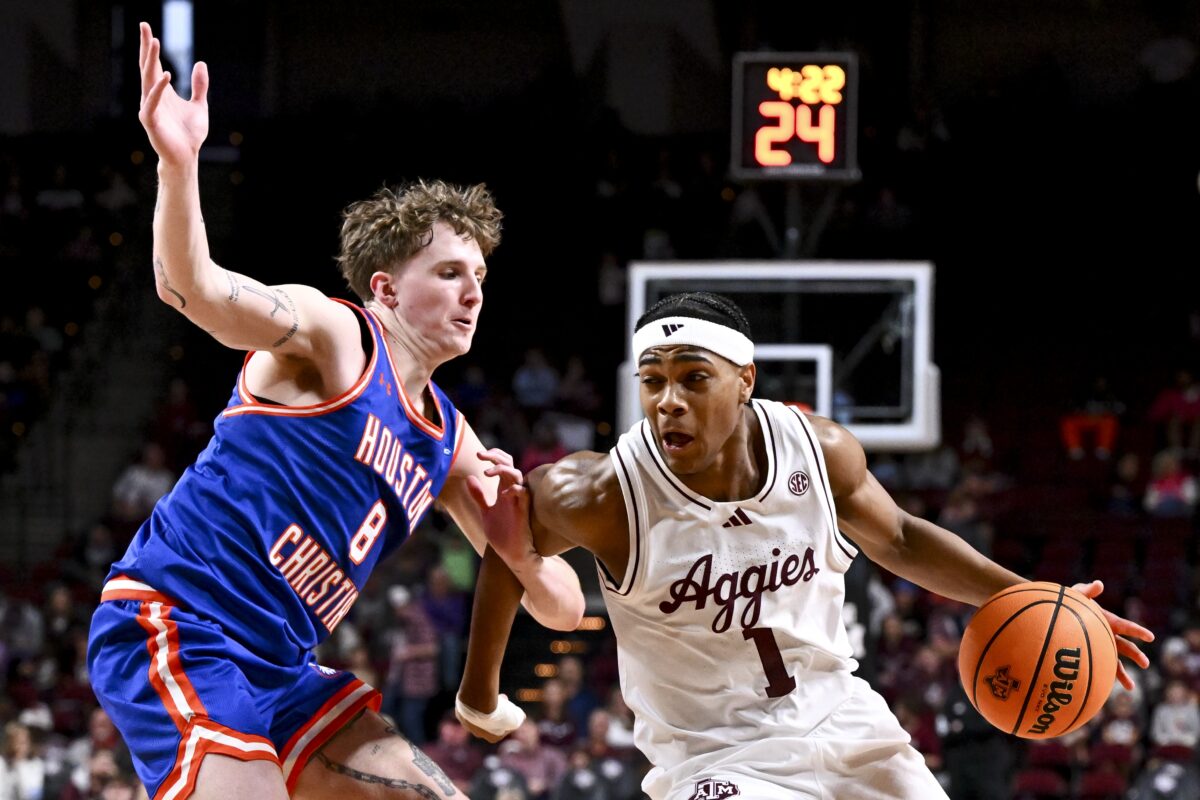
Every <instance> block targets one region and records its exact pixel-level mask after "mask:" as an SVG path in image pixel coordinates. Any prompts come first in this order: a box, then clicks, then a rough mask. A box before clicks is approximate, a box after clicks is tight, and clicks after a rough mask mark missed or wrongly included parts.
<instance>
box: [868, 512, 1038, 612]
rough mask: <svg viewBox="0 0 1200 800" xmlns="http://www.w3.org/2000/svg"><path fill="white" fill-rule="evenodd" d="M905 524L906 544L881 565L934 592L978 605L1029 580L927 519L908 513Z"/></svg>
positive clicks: (904, 540)
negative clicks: (997, 593) (1002, 590)
mask: <svg viewBox="0 0 1200 800" xmlns="http://www.w3.org/2000/svg"><path fill="white" fill-rule="evenodd" d="M902 525H903V534H904V535H903V544H902V545H900V546H899V547H897V548H896V549H895V550H894V552H893V555H892V557H891V558H889V559H887V560H888V561H890V562H892V563H883V564H882V566H884V567H886V568H887V569H889V570H891V571H892V572H894V573H895V574H896V575H899V576H900V577H902V578H906V579H908V580H910V581H912V582H913V583H915V584H917V585H918V586H922V587H924V588H926V589H928V590H929V591H931V592H934V593H936V594H940V595H941V596H943V597H948V598H950V599H952V600H958V601H960V602H963V603H969V604H971V605H973V606H978V605H980V604H981V603H983V601H985V600H987V599H988V598H989V597H991V596H992V595H993V594H995V593H996V592H999V591H1000V590H1001V589H1006V588H1008V587H1009V586H1012V585H1013V584H1016V583H1022V582H1024V581H1025V580H1026V579H1025V578H1022V577H1021V576H1020V575H1018V574H1017V573H1015V572H1013V571H1011V570H1008V569H1005V568H1004V567H1002V566H1000V565H999V564H997V563H996V562H994V561H992V560H991V559H990V558H988V557H986V556H985V555H983V554H982V553H980V552H979V551H978V550H976V549H975V548H973V547H971V546H970V545H969V544H967V543H966V542H964V541H963V540H962V538H961V537H959V536H957V535H956V534H954V533H953V532H951V531H948V530H946V529H945V528H942V527H940V526H938V525H935V524H933V523H932V522H929V521H928V520H924V519H921V518H919V517H914V516H911V515H908V514H906V515H904V521H903V523H902Z"/></svg>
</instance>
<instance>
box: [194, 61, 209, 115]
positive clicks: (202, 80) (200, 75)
mask: <svg viewBox="0 0 1200 800" xmlns="http://www.w3.org/2000/svg"><path fill="white" fill-rule="evenodd" d="M192 102H193V103H199V104H200V105H205V104H207V103H208V64H205V63H204V62H203V61H197V62H196V66H195V67H193V68H192Z"/></svg>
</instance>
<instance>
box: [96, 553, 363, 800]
mask: <svg viewBox="0 0 1200 800" xmlns="http://www.w3.org/2000/svg"><path fill="white" fill-rule="evenodd" d="M100 600H101V602H100V605H99V606H98V607H97V608H96V611H95V613H94V614H93V616H92V627H91V633H90V636H89V641H88V671H89V675H90V678H91V682H92V688H93V690H94V691H95V693H96V697H97V699H99V701H100V705H102V706H103V707H104V710H105V711H107V712H108V715H109V716H110V717H111V718H112V720H113V723H114V724H115V725H116V726H117V729H118V730H119V731H120V732H121V736H122V737H123V738H124V740H125V743H126V745H128V747H129V750H130V753H131V754H132V755H133V761H134V766H135V768H136V769H137V773H138V777H139V778H140V779H141V781H142V783H143V784H145V786H146V791H147V793H148V794H149V795H150V797H152V798H154V800H182V799H183V798H186V797H188V796H189V795H190V794H191V793H192V790H193V789H194V787H195V784H196V775H197V773H198V772H199V770H200V764H201V761H202V760H203V759H204V757H205V756H206V755H208V754H209V753H219V754H220V755H224V756H232V757H233V758H236V759H239V760H242V761H255V760H263V761H271V762H273V763H275V764H278V765H279V767H280V769H281V770H282V772H283V778H284V781H285V782H286V783H287V787H288V790H289V791H291V790H292V789H293V788H294V787H295V784H296V781H297V780H299V778H300V773H301V772H302V771H303V770H304V767H305V765H306V764H307V763H308V760H309V759H310V758H311V757H312V756H313V754H314V753H316V752H317V750H318V749H320V747H321V746H322V745H323V744H324V743H325V742H326V741H328V740H329V738H330V737H331V736H333V735H334V734H335V733H337V732H338V731H339V730H340V729H341V728H342V726H344V725H345V724H346V723H347V722H349V721H350V720H351V719H353V718H354V716H355V715H357V714H358V713H359V712H360V711H362V710H363V709H364V708H368V707H369V708H372V709H374V710H376V711H378V710H379V705H380V700H381V698H380V695H379V692H377V691H376V690H375V689H373V688H371V687H370V686H368V685H367V684H365V683H363V682H362V681H360V680H358V679H357V678H355V677H354V675H353V674H351V673H349V672H344V671H341V670H332V669H329V668H327V667H322V666H321V665H319V664H317V662H316V659H315V658H314V657H313V656H312V655H311V654H310V655H309V657H308V660H307V662H302V663H299V664H293V665H289V666H281V665H279V664H275V663H272V662H271V661H269V660H266V659H264V658H263V657H262V656H260V655H258V654H256V653H254V652H251V651H250V650H248V649H247V648H246V647H244V646H243V645H241V644H240V643H238V642H237V641H234V640H233V639H230V638H229V637H228V636H226V635H225V633H224V632H223V631H222V629H221V626H220V625H219V624H217V623H216V622H214V621H212V620H210V619H206V618H204V617H202V616H198V615H196V614H193V613H191V612H189V611H188V610H186V609H185V608H183V607H181V606H180V605H178V604H176V603H175V601H173V600H172V599H171V598H169V597H166V596H165V595H163V594H160V593H159V592H157V591H156V590H155V589H154V588H153V587H151V586H148V585H147V584H145V583H142V582H140V581H136V580H133V579H131V578H127V577H125V576H119V577H117V578H113V579H112V580H110V581H109V582H108V583H107V584H105V586H104V591H103V592H102V594H101V596H100ZM280 635H281V636H282V635H284V634H283V632H282V631H281V632H280Z"/></svg>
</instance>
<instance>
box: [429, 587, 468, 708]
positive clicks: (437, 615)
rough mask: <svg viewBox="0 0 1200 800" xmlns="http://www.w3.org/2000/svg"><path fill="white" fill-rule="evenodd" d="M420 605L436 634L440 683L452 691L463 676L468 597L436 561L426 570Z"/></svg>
mask: <svg viewBox="0 0 1200 800" xmlns="http://www.w3.org/2000/svg"><path fill="white" fill-rule="evenodd" d="M421 605H422V606H423V607H424V608H425V615H426V616H427V617H428V618H429V622H430V623H431V624H432V625H433V629H434V632H435V633H436V634H437V640H438V665H439V666H438V677H439V681H440V683H441V687H442V688H443V689H449V690H450V691H454V690H455V689H457V688H458V684H459V682H460V681H461V680H462V659H463V647H464V643H463V637H464V635H465V632H466V630H467V621H468V620H469V619H470V614H471V598H470V596H469V595H468V594H467V593H466V592H463V591H461V590H459V589H458V588H456V587H455V586H454V583H453V581H451V579H450V573H449V572H447V571H446V568H445V567H443V566H441V565H440V564H439V565H436V566H434V567H433V568H432V569H430V570H429V574H428V584H427V585H426V587H425V593H424V594H423V595H422V596H421Z"/></svg>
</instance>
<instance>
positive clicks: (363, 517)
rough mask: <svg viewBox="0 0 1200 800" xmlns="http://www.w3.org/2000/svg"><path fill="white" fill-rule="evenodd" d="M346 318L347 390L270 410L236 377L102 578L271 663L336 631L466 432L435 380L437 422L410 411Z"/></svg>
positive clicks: (419, 511) (377, 352) (384, 361)
mask: <svg viewBox="0 0 1200 800" xmlns="http://www.w3.org/2000/svg"><path fill="white" fill-rule="evenodd" d="M338 302H340V301H338ZM354 308H355V311H356V313H358V314H360V315H361V316H362V317H363V319H362V320H361V321H360V324H362V325H364V326H365V330H366V331H369V334H370V341H371V343H372V345H373V346H372V347H371V353H370V360H369V363H368V364H367V367H366V369H365V371H364V372H363V374H362V376H361V377H360V379H359V380H358V381H357V382H356V383H355V384H354V386H352V387H351V388H350V389H349V390H348V391H346V392H345V393H343V394H342V395H340V396H338V397H335V398H333V399H331V400H328V401H326V402H323V403H319V404H316V405H311V406H280V405H273V404H271V403H269V402H265V401H261V400H259V399H257V398H255V397H254V396H253V395H252V394H251V393H250V391H249V390H248V389H247V387H246V371H245V368H244V367H243V369H242V372H241V374H240V375H239V377H238V382H237V386H236V387H235V388H234V391H233V396H232V398H230V401H229V405H228V406H226V407H225V410H224V411H223V412H222V413H221V415H220V416H219V417H218V418H217V420H216V424H215V430H214V435H213V438H212V440H211V441H210V442H209V444H208V447H207V448H205V450H204V452H203V453H201V454H200V456H199V458H198V459H197V460H196V463H195V464H193V465H192V466H190V467H188V469H187V470H186V471H185V472H184V474H183V476H182V477H181V478H180V479H179V482H178V483H177V484H176V485H175V487H174V488H173V489H172V490H171V491H170V493H168V494H167V495H166V496H164V497H163V498H162V499H161V500H159V502H158V504H157V505H156V506H155V508H154V511H153V513H152V514H151V515H150V518H149V519H148V520H147V521H146V522H145V523H144V524H143V525H142V526H141V528H140V529H139V530H138V533H137V535H136V536H135V537H134V539H133V542H132V543H131V544H130V546H129V549H128V550H127V551H126V553H125V555H124V557H122V558H121V560H120V561H118V562H117V563H116V564H114V565H113V567H112V570H111V572H110V573H109V578H110V580H111V579H114V578H128V579H131V580H132V581H134V582H140V583H144V584H147V585H149V586H151V587H153V588H154V589H155V590H157V591H158V592H161V593H162V594H164V595H166V596H168V597H170V598H172V599H174V600H175V601H176V602H177V603H178V604H179V605H180V606H182V607H184V608H186V609H188V610H189V611H191V612H193V613H195V614H199V615H202V616H206V617H209V618H212V619H214V620H215V621H217V622H218V623H219V624H220V625H221V626H222V627H223V628H224V629H225V631H226V633H227V634H228V635H229V636H230V637H232V638H234V639H236V640H237V641H239V642H241V643H242V644H244V645H245V646H246V647H247V648H249V649H250V650H253V651H255V652H257V653H259V654H261V655H263V656H264V657H267V658H270V659H271V660H273V661H274V662H276V663H282V664H291V663H301V662H302V661H303V660H304V659H305V657H306V655H307V653H308V651H309V650H311V649H312V648H313V647H314V646H316V645H317V644H318V643H320V642H321V641H322V640H323V639H325V638H326V637H327V636H328V635H329V634H330V632H332V631H333V629H334V628H336V627H337V625H338V623H339V622H340V621H341V620H342V619H343V618H344V617H345V616H346V614H347V612H349V610H350V608H351V606H352V605H353V604H354V601H355V599H357V597H358V594H359V592H360V591H361V589H362V587H363V584H364V583H365V582H366V580H367V577H368V576H369V575H370V574H371V569H372V568H373V567H374V565H375V563H376V562H377V561H379V559H381V558H383V557H385V556H387V555H388V554H389V553H391V552H392V551H393V550H394V549H395V548H396V547H398V546H399V545H400V544H401V543H402V542H403V541H404V540H405V539H406V538H407V537H408V535H409V533H410V532H411V531H412V530H413V529H414V528H415V527H416V525H417V523H418V522H419V521H420V519H421V518H422V517H423V516H424V515H425V513H426V512H427V511H428V510H429V507H430V506H431V505H432V504H433V501H434V498H435V497H437V495H438V493H439V492H440V491H441V488H442V486H443V484H444V483H445V481H446V478H447V476H448V474H449V472H450V468H451V465H452V464H453V461H454V457H455V456H456V455H457V451H458V446H459V444H460V442H461V440H462V429H463V427H464V423H463V421H462V418H461V415H460V414H459V413H458V411H457V410H456V409H455V408H454V406H453V405H451V403H450V401H449V399H448V398H447V397H446V395H445V394H444V393H443V392H442V391H441V390H440V389H439V388H438V387H437V386H435V385H434V384H433V383H430V384H429V388H430V392H431V394H432V396H433V401H434V404H435V406H436V408H437V412H438V413H437V417H438V422H437V423H435V422H431V421H430V420H428V419H426V418H425V417H424V416H423V415H422V414H421V413H420V411H418V410H417V408H416V407H415V406H414V403H413V402H412V400H411V399H410V398H409V397H408V396H407V394H406V393H405V391H404V387H403V384H402V383H401V381H400V380H399V379H398V378H397V371H396V369H395V365H394V362H393V360H392V355H391V353H390V352H389V349H388V344H387V342H386V341H385V339H384V337H383V333H382V327H381V325H380V322H379V320H378V318H376V317H375V316H374V314H373V313H372V312H370V311H366V310H363V309H359V308H357V307H354ZM366 341H367V339H366V336H365V334H364V344H365V343H366ZM248 361H249V356H247V362H248Z"/></svg>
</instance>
